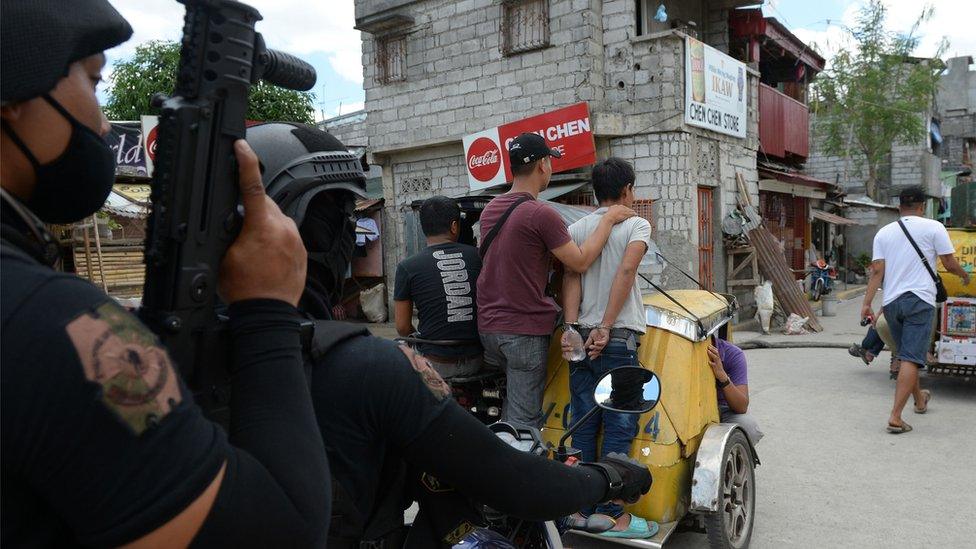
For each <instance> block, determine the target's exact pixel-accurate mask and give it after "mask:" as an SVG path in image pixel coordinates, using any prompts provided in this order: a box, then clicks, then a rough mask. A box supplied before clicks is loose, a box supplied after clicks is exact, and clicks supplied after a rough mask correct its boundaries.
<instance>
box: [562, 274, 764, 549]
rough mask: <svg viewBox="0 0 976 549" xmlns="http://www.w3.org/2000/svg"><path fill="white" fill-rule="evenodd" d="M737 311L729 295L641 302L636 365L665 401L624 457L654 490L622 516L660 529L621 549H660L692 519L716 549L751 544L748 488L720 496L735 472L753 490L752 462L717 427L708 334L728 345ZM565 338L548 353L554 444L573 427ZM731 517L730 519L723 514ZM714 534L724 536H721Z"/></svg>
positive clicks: (729, 427) (736, 435) (644, 421)
mask: <svg viewBox="0 0 976 549" xmlns="http://www.w3.org/2000/svg"><path fill="white" fill-rule="evenodd" d="M735 308H736V303H735V298H734V297H732V296H728V295H724V294H717V293H714V292H709V291H705V290H671V291H668V292H666V293H655V294H650V295H646V296H644V310H645V316H646V320H647V332H646V333H645V334H644V335H643V336H642V337H641V338H640V347H639V349H638V357H639V359H640V362H641V365H642V366H643V367H644V368H648V369H650V370H652V371H653V372H654V373H656V374H657V375H658V376H659V378H660V383H661V399H660V402H659V403H658V405H657V406H656V407H655V408H654V409H653V410H651V411H650V412H647V413H645V414H643V415H642V416H641V418H640V420H639V424H638V433H637V436H636V437H635V438H634V441H633V444H632V445H631V449H630V456H631V457H632V458H634V459H637V460H638V461H640V462H642V463H645V464H646V465H647V466H648V467H649V468H650V471H651V475H652V477H653V479H654V482H653V485H652V487H651V491H650V492H648V493H647V494H646V495H645V496H644V497H642V498H641V499H640V501H638V502H637V503H636V504H634V505H632V506H630V507H628V510H629V511H630V512H632V513H634V514H635V515H638V516H640V517H643V518H645V519H647V520H653V521H656V522H658V523H659V524H660V525H661V529H660V531H659V532H658V534H657V535H656V536H654V537H653V538H651V539H649V540H622V541H625V543H626V544H627V545H632V546H638V547H660V546H661V545H662V544H663V543H664V541H665V540H666V539H667V537H668V536H669V535H670V534H671V532H673V530H674V528H675V527H676V526H677V524H678V522H679V521H680V520H681V519H683V518H684V517H685V516H686V515H687V514H688V513H689V512H695V513H701V514H703V515H704V516H705V522H706V527H707V528H708V530H709V542H710V544H712V545H713V546H718V547H745V546H747V545H748V543H749V538H750V537H751V530H752V518H753V515H754V497H753V496H754V494H755V488H754V485H753V486H750V487H748V488H749V490H748V493H742V492H741V490H740V492H739V493H735V494H732V495H731V496H728V495H727V494H724V493H723V492H724V489H725V488H727V487H726V486H723V485H724V484H728V483H730V482H731V481H732V476H735V475H733V473H735V471H734V470H735V469H739V477H741V478H748V479H749V482H750V483H754V476H753V475H752V468H753V467H754V466H755V464H757V463H758V460H757V459H756V458H755V450H754V449H753V448H752V446H751V445H750V444H749V442H748V439H747V438H746V436H745V434H744V433H743V432H742V431H741V429H740V428H739V427H737V426H736V425H733V424H720V423H719V412H718V404H717V394H716V388H715V377H714V376H713V374H712V372H711V369H710V367H709V365H708V357H707V349H708V345H709V339H710V336H711V335H712V334H716V333H720V334H724V335H725V336H726V338H727V336H728V329H729V327H728V323H729V321H730V320H731V319H732V315H733V314H734V312H735ZM561 335H562V333H561V330H557V332H556V334H555V336H554V337H553V339H552V346H551V347H550V349H549V364H548V377H547V379H546V392H545V396H544V400H543V410H544V411H545V413H546V423H545V429H544V430H543V437H544V438H545V439H546V440H547V441H548V442H550V443H551V444H553V445H556V444H557V443H558V440H559V437H560V436H562V434H563V432H565V430H566V429H567V428H568V426H569V425H570V424H571V423H572V418H571V417H569V416H570V410H569V408H570V394H569V366H568V363H567V362H566V360H565V359H563V357H562V353H561V349H560V344H559V338H560V336H561ZM744 467H747V468H748V471H745V470H743V468H744ZM730 475H731V476H730ZM726 481H729V482H726ZM734 491H735V490H733V492H734ZM726 497H732V498H736V497H737V498H739V499H740V500H742V501H741V503H739V504H738V506H736V504H735V502H732V504H730V505H725V503H726V502H724V499H726ZM743 505H745V507H743ZM729 509H732V510H734V512H733V511H730V512H725V511H727V510H729ZM719 530H722V531H724V532H721V534H722V535H721V536H720V535H719V534H720V532H719ZM713 534H714V535H713ZM713 538H714V539H713ZM601 539H607V538H601ZM723 541H724V543H722V542H723Z"/></svg>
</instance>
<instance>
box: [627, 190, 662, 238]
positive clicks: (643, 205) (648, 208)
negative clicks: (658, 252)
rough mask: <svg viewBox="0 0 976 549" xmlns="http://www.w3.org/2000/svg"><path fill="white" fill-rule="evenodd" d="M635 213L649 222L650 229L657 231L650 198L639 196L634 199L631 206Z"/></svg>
mask: <svg viewBox="0 0 976 549" xmlns="http://www.w3.org/2000/svg"><path fill="white" fill-rule="evenodd" d="M631 209H632V210H634V212H636V213H637V215H638V217H643V218H644V219H646V220H647V222H648V223H650V224H651V231H652V232H654V231H657V227H655V226H654V201H653V200H651V199H650V198H641V199H637V200H634V205H633V207H632V208H631Z"/></svg>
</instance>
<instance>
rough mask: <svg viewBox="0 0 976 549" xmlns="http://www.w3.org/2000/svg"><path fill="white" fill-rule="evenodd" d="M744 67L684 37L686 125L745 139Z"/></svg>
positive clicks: (712, 49)
mask: <svg viewBox="0 0 976 549" xmlns="http://www.w3.org/2000/svg"><path fill="white" fill-rule="evenodd" d="M747 96H748V93H747V89H746V66H745V64H744V63H742V62H741V61H737V60H735V59H733V58H731V57H729V56H728V55H725V54H724V53H722V52H720V51H718V50H716V49H715V48H713V47H711V46H706V45H705V44H703V43H702V42H700V41H698V40H695V39H694V38H691V37H690V36H689V37H687V38H685V123H686V124H688V125H691V126H698V127H700V128H705V129H708V130H712V131H715V132H718V133H724V134H726V135H732V136H735V137H743V138H744V137H745V136H746V116H747V114H746V100H747Z"/></svg>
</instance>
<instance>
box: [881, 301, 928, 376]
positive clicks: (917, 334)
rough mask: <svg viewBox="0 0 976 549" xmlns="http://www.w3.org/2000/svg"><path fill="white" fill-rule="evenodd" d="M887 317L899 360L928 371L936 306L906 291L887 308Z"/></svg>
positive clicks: (885, 307) (885, 310) (885, 308)
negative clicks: (928, 356)
mask: <svg viewBox="0 0 976 549" xmlns="http://www.w3.org/2000/svg"><path fill="white" fill-rule="evenodd" d="M884 316H885V320H886V321H888V328H889V329H890V330H891V337H892V338H893V339H894V340H895V342H896V344H897V345H898V359H899V360H904V361H907V362H911V363H913V364H915V365H916V366H918V367H919V368H924V367H925V363H926V362H927V361H928V360H927V356H926V355H927V354H928V351H929V349H930V348H931V347H932V322H933V320H934V319H935V307H934V306H932V305H930V304H928V303H926V302H925V301H922V299H921V298H919V297H918V296H917V295H915V294H913V293H912V292H905V293H903V294H901V295H900V296H898V297H896V298H895V300H894V301H892V302H891V303H889V304H887V305H885V306H884Z"/></svg>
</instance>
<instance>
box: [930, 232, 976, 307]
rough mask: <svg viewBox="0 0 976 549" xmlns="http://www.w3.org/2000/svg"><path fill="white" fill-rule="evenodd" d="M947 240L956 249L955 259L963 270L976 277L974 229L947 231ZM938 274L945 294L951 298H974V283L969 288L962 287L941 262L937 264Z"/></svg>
mask: <svg viewBox="0 0 976 549" xmlns="http://www.w3.org/2000/svg"><path fill="white" fill-rule="evenodd" d="M949 239H950V240H952V246H953V247H954V248H955V249H956V253H955V256H956V259H958V260H959V264H960V265H962V267H963V269H966V270H967V271H969V272H970V274H972V275H973V276H974V277H976V229H953V228H950V229H949ZM939 274H940V275H942V283H943V284H945V288H946V292H948V293H949V295H950V296H951V297H976V282H973V283H970V285H969V286H963V285H962V280H961V279H960V278H959V277H958V276H956V275H954V274H949V272H948V271H946V270H945V266H943V265H942V262H941V261H940V262H939Z"/></svg>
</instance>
